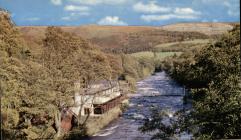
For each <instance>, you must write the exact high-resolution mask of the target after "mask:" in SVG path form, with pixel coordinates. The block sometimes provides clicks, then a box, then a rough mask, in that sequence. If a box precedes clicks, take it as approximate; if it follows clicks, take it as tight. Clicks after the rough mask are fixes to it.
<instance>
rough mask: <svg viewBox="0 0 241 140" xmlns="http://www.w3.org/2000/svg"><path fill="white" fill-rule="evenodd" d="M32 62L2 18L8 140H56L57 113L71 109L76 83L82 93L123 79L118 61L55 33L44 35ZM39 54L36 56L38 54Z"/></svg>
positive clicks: (1, 81) (0, 73)
mask: <svg viewBox="0 0 241 140" xmlns="http://www.w3.org/2000/svg"><path fill="white" fill-rule="evenodd" d="M41 44H43V46H41V47H43V48H41V49H40V50H41V52H40V53H39V54H41V55H39V54H38V55H39V56H37V57H36V56H34V54H32V53H31V51H32V50H29V49H28V46H27V45H26V43H25V42H24V41H23V40H22V38H21V36H20V34H19V33H18V30H17V29H16V28H15V26H14V25H13V24H12V22H11V20H10V18H9V15H8V14H7V13H4V12H1V13H0V54H1V55H0V91H1V101H2V102H1V110H2V111H1V117H2V118H3V119H2V120H3V121H2V122H1V124H2V126H3V127H2V130H1V131H2V132H3V137H4V138H5V139H43V138H55V135H56V130H55V129H54V127H53V126H54V124H56V117H55V115H56V112H57V113H59V111H60V108H61V106H62V105H65V106H71V105H73V95H74V83H75V82H80V83H81V85H82V87H86V86H87V85H88V84H91V83H92V82H95V81H97V80H103V79H107V80H111V79H116V78H118V77H119V76H120V74H121V73H122V61H121V58H120V57H118V56H113V55H111V54H108V55H106V54H105V53H103V52H101V51H100V50H98V49H96V48H94V47H92V46H91V45H90V44H88V43H87V42H86V41H84V40H83V39H81V38H79V37H76V36H74V35H72V34H69V33H65V32H63V31H62V30H61V29H60V28H57V27H48V28H47V29H46V35H45V39H44V40H43V42H42V43H41ZM34 51H36V50H34Z"/></svg>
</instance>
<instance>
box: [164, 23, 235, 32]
mask: <svg viewBox="0 0 241 140" xmlns="http://www.w3.org/2000/svg"><path fill="white" fill-rule="evenodd" d="M234 24H235V23H177V24H171V25H166V26H162V27H161V29H163V30H167V31H182V32H200V33H203V34H206V35H217V34H222V33H224V32H226V31H227V30H231V29H232V28H233V25H234Z"/></svg>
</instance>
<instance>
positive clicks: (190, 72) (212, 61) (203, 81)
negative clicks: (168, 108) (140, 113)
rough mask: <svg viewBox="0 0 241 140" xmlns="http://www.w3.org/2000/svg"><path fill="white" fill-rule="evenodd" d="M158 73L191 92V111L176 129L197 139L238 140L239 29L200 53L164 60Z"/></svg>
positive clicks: (240, 106)
mask: <svg viewBox="0 0 241 140" xmlns="http://www.w3.org/2000/svg"><path fill="white" fill-rule="evenodd" d="M162 69H164V70H167V71H168V73H169V74H170V75H171V76H172V78H174V79H175V80H177V81H178V82H180V83H181V84H184V85H186V86H187V87H189V88H192V89H191V94H192V99H193V111H191V113H188V114H186V113H185V112H184V115H183V116H180V118H183V119H181V120H186V121H179V122H177V123H179V124H180V129H182V128H187V129H189V130H190V131H192V133H193V134H194V136H195V137H196V138H197V139H222V138H241V135H240V134H241V129H240V126H241V115H240V114H241V102H240V100H241V87H240V83H241V80H240V77H241V72H240V27H239V25H238V26H236V27H235V28H234V29H233V30H232V31H230V32H229V33H227V34H224V35H223V37H222V38H220V39H219V40H218V41H217V42H215V43H213V44H209V45H208V46H207V47H205V48H203V49H201V50H197V51H195V50H194V51H192V52H186V53H183V54H182V55H181V56H179V57H173V58H168V59H166V60H165V61H164V64H163V65H162ZM154 117H155V116H154ZM159 119H160V120H161V117H159ZM159 119H157V121H159ZM175 125H176V123H175ZM144 126H145V125H144ZM158 127H159V125H158V126H154V128H155V129H156V128H158ZM187 129H183V131H186V130H187ZM159 134H161V133H159Z"/></svg>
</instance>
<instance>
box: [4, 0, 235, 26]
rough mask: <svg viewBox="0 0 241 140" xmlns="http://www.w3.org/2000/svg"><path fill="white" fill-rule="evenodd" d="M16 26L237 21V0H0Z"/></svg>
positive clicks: (155, 24) (151, 24) (154, 24)
mask: <svg viewBox="0 0 241 140" xmlns="http://www.w3.org/2000/svg"><path fill="white" fill-rule="evenodd" d="M0 8H3V9H5V10H8V11H9V12H10V13H11V17H12V19H13V21H14V22H15V23H16V25H19V26H24V25H38V26H39V25H41V26H45V25H46V26H50V25H51V26H52V25H56V26H59V25H64V26H78V25H87V24H97V25H117V26H126V25H130V26H131V25H138V26H140V25H143V26H159V25H167V24H172V23H178V22H240V18H239V16H240V4H239V0H0Z"/></svg>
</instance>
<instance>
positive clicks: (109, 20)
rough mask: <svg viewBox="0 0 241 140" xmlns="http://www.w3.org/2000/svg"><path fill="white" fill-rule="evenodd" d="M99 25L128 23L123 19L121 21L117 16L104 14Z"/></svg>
mask: <svg viewBox="0 0 241 140" xmlns="http://www.w3.org/2000/svg"><path fill="white" fill-rule="evenodd" d="M98 24H99V25H128V24H127V23H125V22H124V21H121V20H120V18H119V17H117V16H113V17H112V16H106V17H105V18H102V19H101V20H100V21H99V22H98Z"/></svg>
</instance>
